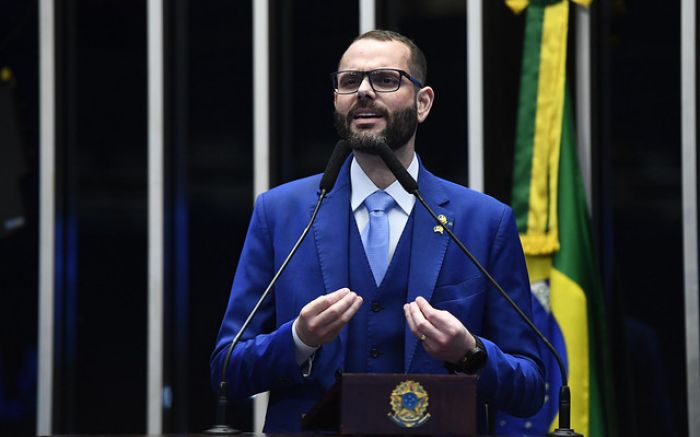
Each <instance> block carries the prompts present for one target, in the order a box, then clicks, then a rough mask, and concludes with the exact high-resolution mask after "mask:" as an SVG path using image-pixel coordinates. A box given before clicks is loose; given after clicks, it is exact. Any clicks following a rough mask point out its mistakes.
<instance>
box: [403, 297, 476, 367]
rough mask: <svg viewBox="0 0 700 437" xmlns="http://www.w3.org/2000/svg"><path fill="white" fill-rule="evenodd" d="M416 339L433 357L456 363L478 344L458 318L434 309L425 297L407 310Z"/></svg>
mask: <svg viewBox="0 0 700 437" xmlns="http://www.w3.org/2000/svg"><path fill="white" fill-rule="evenodd" d="M403 310H404V313H405V315H406V322H407V323H408V327H409V329H410V330H411V332H412V333H413V335H415V336H416V338H418V339H419V340H420V341H421V343H422V344H423V348H425V350H426V352H428V354H430V355H431V356H432V357H435V358H437V359H439V360H442V361H447V362H450V363H456V362H458V361H459V360H460V359H462V357H464V356H465V355H466V353H467V351H469V350H471V349H473V348H474V347H475V346H476V340H475V339H474V337H473V336H472V335H471V334H470V333H469V331H468V330H467V328H465V327H464V325H463V324H462V322H460V321H459V320H458V319H457V318H456V317H455V316H453V315H452V314H450V313H449V312H448V311H442V310H437V309H435V308H433V307H432V306H431V305H430V304H429V303H428V301H427V300H425V299H424V298H423V297H420V296H419V297H418V298H416V300H414V301H413V302H411V303H407V304H405V305H404V307H403Z"/></svg>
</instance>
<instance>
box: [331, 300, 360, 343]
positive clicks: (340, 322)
mask: <svg viewBox="0 0 700 437" xmlns="http://www.w3.org/2000/svg"><path fill="white" fill-rule="evenodd" d="M361 306H362V297H360V296H357V297H356V298H355V300H354V301H353V302H352V304H351V305H350V307H348V309H347V310H346V311H345V312H344V313H342V314H341V315H339V316H338V317H337V318H336V319H335V320H333V321H331V322H330V323H329V324H328V325H326V326H325V327H324V328H323V329H322V332H323V334H322V335H323V336H324V337H329V336H332V337H335V336H336V335H338V333H339V332H340V330H341V329H343V327H344V326H345V325H347V324H348V322H350V320H352V318H353V316H355V314H356V313H357V311H358V310H359V309H360V307H361Z"/></svg>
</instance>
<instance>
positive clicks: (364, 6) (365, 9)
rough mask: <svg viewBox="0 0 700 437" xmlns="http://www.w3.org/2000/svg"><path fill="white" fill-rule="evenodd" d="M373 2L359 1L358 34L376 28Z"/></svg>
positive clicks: (369, 0)
mask: <svg viewBox="0 0 700 437" xmlns="http://www.w3.org/2000/svg"><path fill="white" fill-rule="evenodd" d="M375 3H376V2H375V0H360V34H363V33H365V32H369V31H370V30H372V29H374V28H375V27H376V26H377V23H376V21H377V18H376V14H375V11H376V8H375V6H376V5H375Z"/></svg>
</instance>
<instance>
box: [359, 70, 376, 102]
mask: <svg viewBox="0 0 700 437" xmlns="http://www.w3.org/2000/svg"><path fill="white" fill-rule="evenodd" d="M357 96H358V97H374V89H373V88H372V84H371V83H370V81H369V76H367V75H365V77H363V78H362V82H360V87H359V88H358V89H357Z"/></svg>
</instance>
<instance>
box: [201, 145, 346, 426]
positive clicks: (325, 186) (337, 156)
mask: <svg viewBox="0 0 700 437" xmlns="http://www.w3.org/2000/svg"><path fill="white" fill-rule="evenodd" d="M348 153H350V145H349V144H348V143H347V141H345V140H340V141H338V142H337V143H336V145H335V147H334V148H333V153H331V157H330V159H329V160H328V165H326V170H325V172H324V173H323V177H322V178H321V182H320V183H319V192H318V201H317V202H316V206H315V207H314V210H313V212H312V213H311V218H310V219H309V222H308V223H307V224H306V227H305V228H304V231H303V232H302V233H301V235H300V236H299V239H298V240H297V241H296V243H295V244H294V246H293V247H292V249H291V250H290V251H289V255H287V258H285V260H284V262H283V263H282V264H281V265H280V267H279V269H278V270H277V272H276V273H275V276H273V277H272V280H271V281H270V283H269V284H268V286H267V288H266V289H265V291H264V292H263V293H262V294H261V295H260V298H259V299H258V302H257V303H256V304H255V306H254V307H253V309H252V310H251V311H250V313H249V314H248V317H247V318H246V320H245V322H243V325H241V329H239V330H238V332H237V333H236V336H235V337H234V338H233V340H232V341H231V343H230V345H229V347H228V350H227V352H226V357H224V362H223V363H222V365H221V381H220V382H219V389H218V390H217V401H216V424H215V425H214V426H213V427H212V428H209V429H207V430H205V431H204V433H205V434H218V435H227V434H239V433H241V432H242V431H240V430H237V429H235V428H233V427H231V426H229V425H228V420H227V418H226V413H227V411H226V410H227V409H228V394H227V388H228V382H227V381H226V371H227V370H228V364H229V360H230V359H231V353H232V352H233V349H234V348H235V347H236V345H237V344H238V343H239V342H240V339H241V336H242V335H243V333H244V332H245V331H246V329H248V325H250V322H251V321H252V320H253V317H254V316H255V314H257V312H258V310H259V309H260V306H261V305H262V303H263V301H264V300H265V298H266V297H267V295H268V294H270V290H272V288H273V287H274V286H275V284H276V283H277V280H278V279H279V277H280V275H282V272H284V270H285V269H286V268H287V264H289V261H291V259H292V257H293V256H294V254H295V253H296V252H297V249H299V246H300V245H301V243H302V242H303V241H304V239H305V238H306V235H307V234H308V233H309V230H310V229H311V226H312V225H313V223H314V221H315V220H316V215H317V214H318V210H319V209H320V207H321V202H322V201H323V199H325V197H326V194H328V192H329V191H330V190H331V189H332V188H333V186H334V185H335V181H336V179H338V174H339V173H340V168H341V167H342V166H343V162H344V161H345V158H346V157H347V155H348Z"/></svg>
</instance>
